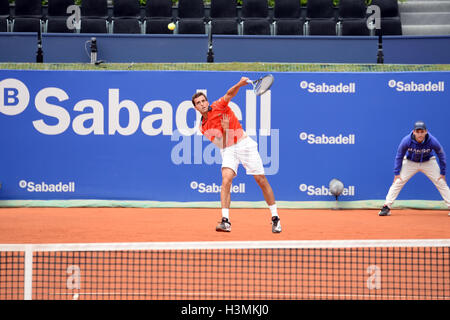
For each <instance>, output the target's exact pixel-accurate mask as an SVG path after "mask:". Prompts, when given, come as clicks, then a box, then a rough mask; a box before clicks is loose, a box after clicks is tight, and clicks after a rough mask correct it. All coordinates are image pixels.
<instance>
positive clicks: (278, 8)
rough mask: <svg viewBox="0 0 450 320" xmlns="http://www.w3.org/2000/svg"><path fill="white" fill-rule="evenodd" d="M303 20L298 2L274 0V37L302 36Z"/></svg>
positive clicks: (294, 0) (296, 0)
mask: <svg viewBox="0 0 450 320" xmlns="http://www.w3.org/2000/svg"><path fill="white" fill-rule="evenodd" d="M304 22H305V21H304V19H303V18H302V17H301V6H300V1H298V0H275V7H274V22H273V30H274V34H275V35H303V24H304Z"/></svg>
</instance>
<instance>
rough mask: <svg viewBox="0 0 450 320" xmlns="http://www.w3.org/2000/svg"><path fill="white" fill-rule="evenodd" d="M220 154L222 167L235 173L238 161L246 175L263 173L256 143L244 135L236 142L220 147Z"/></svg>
mask: <svg viewBox="0 0 450 320" xmlns="http://www.w3.org/2000/svg"><path fill="white" fill-rule="evenodd" d="M220 154H221V155H222V168H230V169H232V170H233V171H234V173H235V174H236V175H237V172H238V166H239V163H242V165H243V166H244V168H245V170H246V172H247V174H248V175H262V174H264V167H263V163H262V160H261V156H260V155H259V152H258V144H257V143H256V141H255V140H253V139H252V138H250V137H245V138H244V139H242V140H241V141H239V142H238V143H236V144H234V145H232V146H230V147H227V148H225V149H220Z"/></svg>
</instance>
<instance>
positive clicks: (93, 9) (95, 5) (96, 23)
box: [81, 0, 109, 33]
mask: <svg viewBox="0 0 450 320" xmlns="http://www.w3.org/2000/svg"><path fill="white" fill-rule="evenodd" d="M108 29H109V23H108V3H107V0H83V3H82V5H81V33H108Z"/></svg>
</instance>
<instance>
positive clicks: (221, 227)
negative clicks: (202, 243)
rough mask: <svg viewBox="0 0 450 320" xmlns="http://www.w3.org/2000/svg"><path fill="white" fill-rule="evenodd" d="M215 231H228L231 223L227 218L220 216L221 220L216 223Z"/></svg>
mask: <svg viewBox="0 0 450 320" xmlns="http://www.w3.org/2000/svg"><path fill="white" fill-rule="evenodd" d="M216 231H219V232H230V231H231V223H230V221H228V219H227V218H222V221H221V222H220V223H219V224H218V225H217V227H216Z"/></svg>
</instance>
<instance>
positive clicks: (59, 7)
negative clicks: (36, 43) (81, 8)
mask: <svg viewBox="0 0 450 320" xmlns="http://www.w3.org/2000/svg"><path fill="white" fill-rule="evenodd" d="M74 3H75V1H74V0H48V14H47V21H46V22H45V32H59V33H73V32H75V30H71V29H69V28H67V18H68V17H69V14H68V13H67V7H69V6H71V5H73V4H74Z"/></svg>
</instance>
